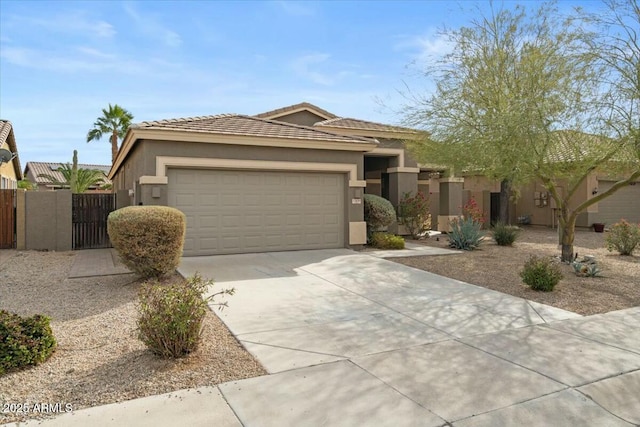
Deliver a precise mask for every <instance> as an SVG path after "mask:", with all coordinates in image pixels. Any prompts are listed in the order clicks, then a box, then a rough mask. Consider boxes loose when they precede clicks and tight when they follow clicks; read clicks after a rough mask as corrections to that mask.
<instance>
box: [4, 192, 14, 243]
mask: <svg viewBox="0 0 640 427" xmlns="http://www.w3.org/2000/svg"><path fill="white" fill-rule="evenodd" d="M15 247H16V190H0V249H13V248H15Z"/></svg>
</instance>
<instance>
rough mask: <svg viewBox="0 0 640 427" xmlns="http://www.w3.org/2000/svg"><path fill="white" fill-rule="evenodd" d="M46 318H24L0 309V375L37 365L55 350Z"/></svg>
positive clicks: (40, 316) (54, 342)
mask: <svg viewBox="0 0 640 427" xmlns="http://www.w3.org/2000/svg"><path fill="white" fill-rule="evenodd" d="M49 321H50V319H49V318H48V317H46V316H42V315H39V314H37V315H35V316H32V317H21V316H19V315H17V314H14V313H10V312H8V311H4V310H0V375H3V374H4V373H5V372H7V371H10V370H13V369H21V368H24V367H26V366H32V365H37V364H39V363H42V362H44V361H45V360H47V359H48V358H49V357H50V356H51V354H52V353H53V351H54V350H55V348H56V339H55V338H54V336H53V331H51V326H50V325H49Z"/></svg>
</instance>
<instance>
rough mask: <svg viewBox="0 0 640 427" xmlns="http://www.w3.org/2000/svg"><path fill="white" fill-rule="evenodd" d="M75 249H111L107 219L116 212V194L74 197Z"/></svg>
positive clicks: (75, 195) (79, 195) (76, 195)
mask: <svg viewBox="0 0 640 427" xmlns="http://www.w3.org/2000/svg"><path fill="white" fill-rule="evenodd" d="M72 209H73V212H72V218H73V219H72V222H73V249H98V248H110V247H111V242H110V241H109V235H108V234H107V217H108V216H109V214H110V213H111V212H113V211H114V210H116V195H115V194H74V195H73V207H72Z"/></svg>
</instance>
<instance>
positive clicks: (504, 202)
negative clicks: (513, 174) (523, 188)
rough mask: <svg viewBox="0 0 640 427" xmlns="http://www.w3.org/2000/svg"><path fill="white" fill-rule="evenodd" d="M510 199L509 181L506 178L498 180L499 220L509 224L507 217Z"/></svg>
mask: <svg viewBox="0 0 640 427" xmlns="http://www.w3.org/2000/svg"><path fill="white" fill-rule="evenodd" d="M510 201H511V181H509V180H508V179H505V180H502V181H501V182H500V213H499V214H500V218H499V219H500V222H502V223H503V224H511V221H510V218H509V202H510Z"/></svg>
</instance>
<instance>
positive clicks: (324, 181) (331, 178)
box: [168, 169, 345, 256]
mask: <svg viewBox="0 0 640 427" xmlns="http://www.w3.org/2000/svg"><path fill="white" fill-rule="evenodd" d="M168 198H169V199H168V202H169V206H173V207H175V208H178V209H180V210H181V211H182V212H184V213H185V214H186V216H187V235H186V239H185V247H184V255H187V256H193V255H215V254H233V253H247V252H271V251H284V250H298V249H325V248H340V247H343V246H344V210H345V205H344V203H345V202H344V200H345V177H344V175H342V174H327V173H303V172H262V171H235V170H198V169H169V188H168Z"/></svg>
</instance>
